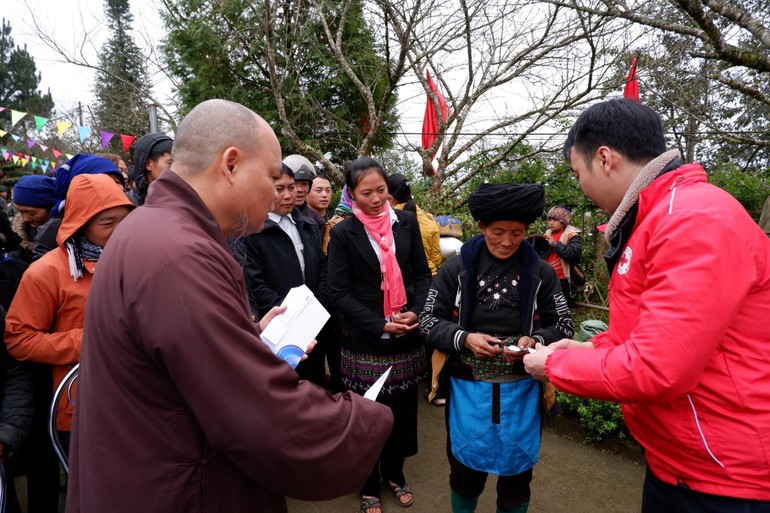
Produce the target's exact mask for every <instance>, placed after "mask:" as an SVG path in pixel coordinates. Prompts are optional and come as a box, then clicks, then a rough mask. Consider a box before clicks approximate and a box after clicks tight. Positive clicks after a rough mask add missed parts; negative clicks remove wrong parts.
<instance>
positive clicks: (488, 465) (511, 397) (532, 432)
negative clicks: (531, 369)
mask: <svg viewBox="0 0 770 513" xmlns="http://www.w3.org/2000/svg"><path fill="white" fill-rule="evenodd" d="M449 437H450V441H451V443H452V454H453V455H454V457H455V458H457V459H458V460H459V461H460V463H462V464H463V465H465V466H466V467H470V468H472V469H474V470H478V471H482V472H491V473H493V474H497V475H500V476H512V475H515V474H520V473H522V472H524V471H525V470H529V469H530V468H532V467H533V466H534V465H535V463H537V460H538V453H539V451H540V385H539V383H538V382H537V381H535V380H534V379H532V378H529V377H527V378H523V379H520V380H518V381H513V382H509V383H490V382H486V381H469V380H463V379H458V378H455V377H451V378H450V394H449Z"/></svg>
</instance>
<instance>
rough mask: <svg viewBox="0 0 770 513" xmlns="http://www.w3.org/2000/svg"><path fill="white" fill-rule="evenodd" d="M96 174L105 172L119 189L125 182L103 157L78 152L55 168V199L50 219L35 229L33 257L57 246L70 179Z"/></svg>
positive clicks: (112, 165) (117, 170)
mask: <svg viewBox="0 0 770 513" xmlns="http://www.w3.org/2000/svg"><path fill="white" fill-rule="evenodd" d="M96 174H106V175H107V176H109V177H110V178H111V179H112V181H113V182H115V183H116V184H117V185H118V187H120V188H121V190H123V189H125V186H126V184H125V182H124V181H123V173H121V172H120V169H118V166H116V165H115V164H114V163H113V162H112V161H110V160H108V159H106V158H104V157H97V156H96V155H88V154H85V153H78V154H77V155H75V156H74V157H72V158H71V159H69V160H68V161H67V162H65V163H64V164H62V166H61V167H59V169H57V170H56V179H55V180H54V182H55V184H56V199H57V201H56V204H55V205H54V207H53V209H52V210H51V219H50V220H49V221H48V222H47V223H45V225H43V226H41V227H40V228H39V229H38V231H37V235H36V236H35V248H34V253H35V255H34V258H36V259H37V258H40V257H41V256H43V255H45V254H46V253H48V252H49V251H52V250H54V249H56V247H57V243H56V236H57V233H58V232H59V226H60V225H61V223H62V218H63V216H64V209H65V204H66V202H65V199H66V197H67V191H68V190H69V186H70V183H71V182H72V179H73V178H75V177H76V176H78V175H96Z"/></svg>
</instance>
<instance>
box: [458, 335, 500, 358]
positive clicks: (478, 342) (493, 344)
mask: <svg viewBox="0 0 770 513" xmlns="http://www.w3.org/2000/svg"><path fill="white" fill-rule="evenodd" d="M465 347H466V348H468V349H470V350H471V352H472V353H473V356H475V357H476V358H479V359H481V360H491V359H493V358H497V357H498V356H499V355H500V353H502V352H503V348H502V346H501V345H500V340H498V339H496V338H495V337H493V336H491V335H484V334H483V333H468V336H467V337H465Z"/></svg>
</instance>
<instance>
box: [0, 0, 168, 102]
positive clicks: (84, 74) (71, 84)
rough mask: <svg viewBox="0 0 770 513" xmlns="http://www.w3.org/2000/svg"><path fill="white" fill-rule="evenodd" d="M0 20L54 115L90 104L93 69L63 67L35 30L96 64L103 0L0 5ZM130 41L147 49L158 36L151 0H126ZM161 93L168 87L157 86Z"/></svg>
mask: <svg viewBox="0 0 770 513" xmlns="http://www.w3.org/2000/svg"><path fill="white" fill-rule="evenodd" d="M0 6H2V8H0V13H2V14H1V15H0V16H2V17H3V18H5V19H6V20H8V21H10V23H11V36H12V37H13V40H14V43H15V44H17V45H19V46H21V47H24V46H25V45H26V47H27V51H28V52H29V53H30V54H32V56H33V57H34V58H35V64H36V66H37V69H38V71H39V72H40V73H41V75H42V80H41V82H40V89H41V91H42V92H44V93H45V92H46V91H48V90H49V89H50V91H51V94H52V95H53V100H54V103H55V105H56V110H57V112H62V111H69V110H73V109H74V108H75V107H76V106H77V104H78V102H82V104H83V106H84V108H85V107H86V106H87V105H89V104H91V103H92V102H93V97H94V95H93V91H92V86H93V83H94V72H93V70H90V69H86V68H84V67H81V66H76V65H74V64H66V63H65V62H63V59H62V57H61V56H59V55H57V54H56V52H54V51H52V50H51V49H50V48H49V47H48V46H46V45H45V44H44V43H42V42H41V40H40V38H39V37H38V36H37V29H36V27H35V25H37V26H38V27H40V28H41V29H42V30H43V31H44V32H45V33H47V34H49V35H50V36H51V38H53V39H55V40H56V41H57V42H58V43H59V44H60V45H62V46H63V47H65V48H66V49H67V50H68V51H70V52H78V53H80V52H82V55H83V57H84V58H85V60H87V61H88V62H91V63H96V62H97V53H98V49H99V47H100V46H101V45H102V44H104V42H105V41H106V40H107V39H108V37H109V30H108V28H107V26H106V25H105V23H104V1H103V0H0ZM131 10H132V12H133V13H134V24H133V27H134V31H135V39H136V42H137V44H138V45H139V46H145V45H146V44H147V40H149V41H151V43H152V44H155V43H157V42H158V40H159V39H160V37H162V35H163V29H162V22H161V20H160V17H159V16H158V14H157V12H158V11H157V6H156V1H155V0H131ZM161 89H163V91H160V92H161V93H165V94H168V92H169V90H170V89H169V86H168V85H163V84H161Z"/></svg>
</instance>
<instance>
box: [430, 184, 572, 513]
mask: <svg viewBox="0 0 770 513" xmlns="http://www.w3.org/2000/svg"><path fill="white" fill-rule="evenodd" d="M543 202H544V192H543V187H542V186H540V185H521V184H482V185H480V186H479V187H478V188H477V189H476V191H475V192H474V193H473V194H471V196H470V197H469V198H468V206H469V207H470V211H471V214H472V215H473V218H474V219H475V220H476V221H477V222H478V225H479V230H480V231H481V235H477V236H476V237H473V238H472V239H470V240H469V241H468V242H466V243H465V244H464V245H463V247H462V250H461V252H460V255H458V256H455V257H453V258H451V259H450V260H449V261H447V262H446V263H445V264H444V266H443V267H442V268H441V269H440V270H439V273H438V276H437V277H436V279H435V281H434V282H433V287H432V288H431V290H430V292H429V293H428V299H427V300H426V302H425V308H424V310H423V312H422V314H421V315H420V331H421V332H422V334H423V336H424V337H425V340H426V342H427V343H428V344H429V345H431V346H432V347H434V348H435V349H436V351H435V353H434V358H433V362H434V372H436V371H437V370H439V371H440V372H441V374H440V385H439V386H440V387H443V388H445V389H448V396H447V409H446V415H447V427H448V434H447V438H448V440H447V457H448V458H449V466H450V477H449V485H450V487H451V490H452V495H451V503H452V511H453V512H454V513H472V512H473V511H475V510H476V505H477V503H478V499H479V496H480V495H481V493H482V492H483V490H484V485H485V483H486V479H487V474H488V473H490V472H491V473H494V474H497V475H498V476H499V478H498V484H497V511H498V512H499V513H506V512H516V513H524V512H526V511H527V508H528V506H529V499H530V481H531V480H532V467H533V466H534V465H535V463H536V462H537V460H538V452H539V448H540V418H541V412H540V404H541V403H540V397H541V386H540V384H539V383H537V382H536V381H535V380H533V379H531V378H530V377H528V376H527V374H526V372H524V367H523V365H522V364H521V359H522V357H523V355H524V354H526V349H527V348H532V347H534V346H535V344H536V343H540V344H548V343H551V342H554V341H556V340H559V339H562V338H564V337H571V336H572V334H573V332H574V328H573V323H572V317H571V315H570V311H569V308H568V307H567V301H566V299H565V298H564V295H563V294H562V292H561V288H560V286H559V280H558V279H557V277H556V274H555V273H554V270H553V268H552V267H551V266H550V265H549V264H548V263H546V262H544V261H542V260H540V258H538V256H537V254H536V253H535V251H534V250H533V249H532V247H531V246H530V245H529V243H528V242H527V241H526V240H525V238H526V234H527V229H528V227H529V225H530V224H531V223H532V222H533V221H534V220H535V219H537V218H538V216H540V214H542V212H543ZM442 353H443V354H447V355H448V358H446V363H445V364H444V365H443V369H441V368H440V367H441V366H440V365H437V362H439V360H437V358H436V354H439V355H441V354H442ZM479 419H481V420H480V421H479Z"/></svg>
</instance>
